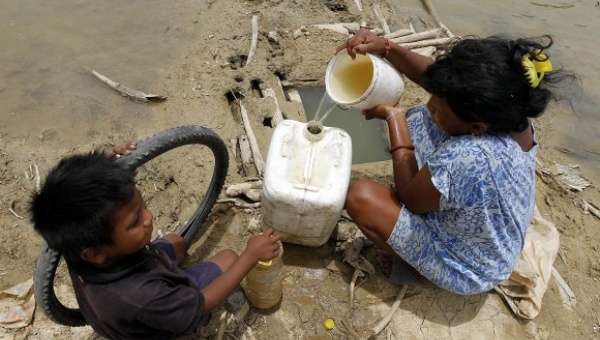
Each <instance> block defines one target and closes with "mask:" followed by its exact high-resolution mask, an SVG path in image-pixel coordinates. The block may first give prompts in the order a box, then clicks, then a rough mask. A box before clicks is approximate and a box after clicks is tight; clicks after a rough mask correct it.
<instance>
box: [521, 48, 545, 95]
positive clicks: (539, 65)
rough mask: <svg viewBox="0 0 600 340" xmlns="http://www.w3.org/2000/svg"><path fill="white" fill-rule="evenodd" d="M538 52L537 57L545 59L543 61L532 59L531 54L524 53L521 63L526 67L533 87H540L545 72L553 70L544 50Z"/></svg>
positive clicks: (526, 74)
mask: <svg viewBox="0 0 600 340" xmlns="http://www.w3.org/2000/svg"><path fill="white" fill-rule="evenodd" d="M536 53H537V57H538V58H540V59H543V61H539V60H535V59H532V58H531V56H530V55H529V54H526V55H524V56H523V58H522V60H521V64H522V65H523V67H524V68H525V77H526V78H527V80H528V81H529V85H530V86H531V88H536V87H538V86H539V85H540V82H541V81H542V79H543V78H544V74H545V73H546V72H550V71H552V64H551V63H550V59H548V57H547V56H546V55H545V54H544V53H542V52H539V51H536Z"/></svg>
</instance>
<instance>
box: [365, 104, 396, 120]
mask: <svg viewBox="0 0 600 340" xmlns="http://www.w3.org/2000/svg"><path fill="white" fill-rule="evenodd" d="M404 112H405V111H404V109H402V108H401V107H398V106H391V105H384V104H382V105H377V106H375V107H374V108H372V109H368V110H363V112H362V114H363V116H365V119H367V120H371V119H373V118H379V119H388V118H389V117H392V116H395V115H397V114H404Z"/></svg>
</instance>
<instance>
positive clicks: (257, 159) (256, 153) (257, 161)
mask: <svg viewBox="0 0 600 340" xmlns="http://www.w3.org/2000/svg"><path fill="white" fill-rule="evenodd" d="M238 104H240V112H241V114H242V120H243V121H244V129H245V130H246V135H247V136H248V143H250V150H251V151H252V157H253V158H254V166H255V167H256V171H257V172H258V177H260V178H262V176H263V172H264V171H265V161H263V158H262V155H261V153H260V148H259V147H258V142H257V141H256V136H254V132H253V131H252V126H251V125H250V119H248V111H246V108H245V107H244V105H243V104H242V102H241V101H238Z"/></svg>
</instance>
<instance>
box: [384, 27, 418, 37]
mask: <svg viewBox="0 0 600 340" xmlns="http://www.w3.org/2000/svg"><path fill="white" fill-rule="evenodd" d="M414 33H415V32H414V31H413V30H408V29H401V30H397V31H394V32H392V33H389V34H386V35H385V37H386V38H388V39H395V38H400V37H403V36H405V35H409V34H414Z"/></svg>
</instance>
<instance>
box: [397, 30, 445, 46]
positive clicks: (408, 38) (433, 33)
mask: <svg viewBox="0 0 600 340" xmlns="http://www.w3.org/2000/svg"><path fill="white" fill-rule="evenodd" d="M441 34H442V30H441V29H440V28H436V29H432V30H429V31H424V32H419V33H415V34H410V35H405V36H403V37H398V38H393V39H390V41H392V42H394V43H396V44H402V43H409V42H415V41H421V40H426V39H433V38H438V37H439V36H440V35H441Z"/></svg>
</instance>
